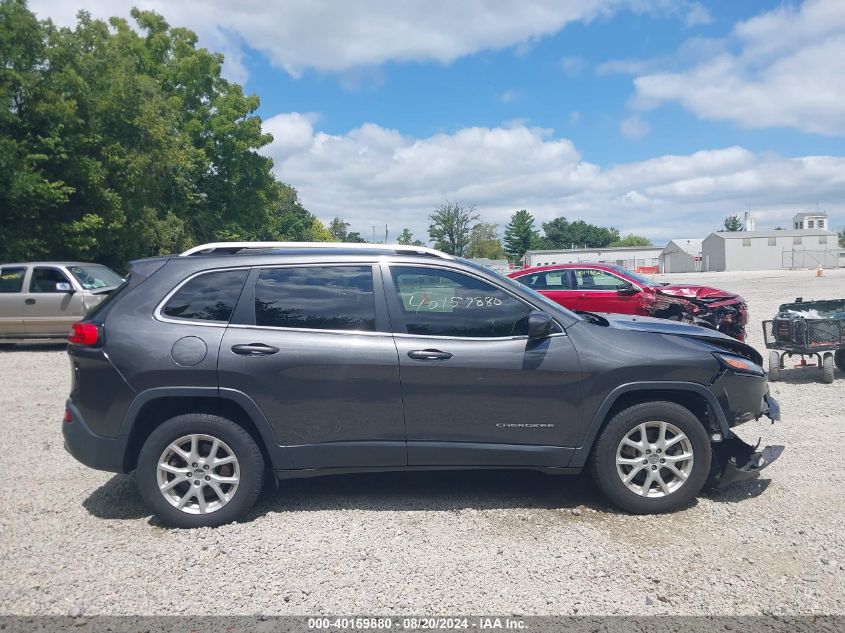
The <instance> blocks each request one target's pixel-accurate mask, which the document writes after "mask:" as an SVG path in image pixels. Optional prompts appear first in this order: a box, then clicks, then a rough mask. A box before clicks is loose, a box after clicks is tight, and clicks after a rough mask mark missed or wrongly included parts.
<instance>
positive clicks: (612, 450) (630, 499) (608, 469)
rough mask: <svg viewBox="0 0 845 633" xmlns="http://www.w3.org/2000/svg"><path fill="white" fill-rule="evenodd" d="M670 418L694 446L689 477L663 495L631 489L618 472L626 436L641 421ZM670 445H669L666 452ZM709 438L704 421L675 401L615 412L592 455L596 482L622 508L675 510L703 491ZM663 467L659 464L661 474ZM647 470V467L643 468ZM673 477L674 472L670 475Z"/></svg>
mask: <svg viewBox="0 0 845 633" xmlns="http://www.w3.org/2000/svg"><path fill="white" fill-rule="evenodd" d="M649 422H657V423H659V422H668V423H670V424H672V425H674V426H675V427H677V428H678V429H679V430H680V431H681V432H682V433H683V434H684V435H686V437H687V439H688V441H689V444H690V447H691V450H692V454H693V457H692V466H691V469H690V472H689V473H688V475H687V478H686V480H684V481H683V483H682V484H680V485H678V487H677V489H675V490H673V491H671V492H669V493H666V494H664V496H660V497H645V496H641V495H640V494H637V493H636V492H634V491H632V490H630V489H629V488H628V486H626V484H625V483H623V481H622V478H621V477H620V475H619V473H618V472H617V466H616V451H617V448H618V447H619V445H620V443H621V442H622V440H623V438H625V436H627V435H628V434H629V433H631V432H633V431H634V430H635V429H637V427H638V426H639V425H640V424H643V423H649ZM669 450H670V449H667V454H668V451H669ZM711 458H712V452H711V448H710V439H709V437H708V436H707V432H706V430H705V428H704V426H703V425H702V423H701V421H700V420H699V419H698V418H697V417H695V415H693V414H692V413H691V412H690V411H689V409H686V408H684V407H682V406H680V405H678V404H675V403H674V402H663V401H655V402H645V403H643V404H638V405H635V406H632V407H630V408H628V409H625V410H624V411H621V412H619V413H618V414H616V415H615V416H614V417H613V419H612V420H610V422H608V423H607V426H605V428H604V429H603V430H602V432H601V435H599V438H598V441H597V442H596V444H595V446H594V447H593V452H592V455H591V457H590V468H591V470H592V473H593V477H594V479H595V481H596V484H597V485H598V487H599V488H600V489H601V491H602V492H603V493H604V494H605V496H606V497H607V498H608V499H609V500H610V501H611V503H613V504H614V505H616V506H618V507H619V508H621V509H623V510H626V511H627V512H631V513H633V514H659V513H662V512H672V511H674V510H677V509H679V508H682V507H683V506H685V505H687V504H688V503H690V502H691V501H692V500H693V499H694V498H695V496H696V495H698V493H699V492H700V491H701V488H702V487H703V486H704V483H705V481H706V480H707V475H708V473H709V472H710V462H711ZM663 469H664V467H663V466H660V465H658V467H657V471H658V472H660V473H661V474H662V473H663V472H664V471H663ZM643 471H644V473H646V474H647V473H648V470H647V469H643ZM669 477H672V478H673V479H674V475H671V474H670V475H669Z"/></svg>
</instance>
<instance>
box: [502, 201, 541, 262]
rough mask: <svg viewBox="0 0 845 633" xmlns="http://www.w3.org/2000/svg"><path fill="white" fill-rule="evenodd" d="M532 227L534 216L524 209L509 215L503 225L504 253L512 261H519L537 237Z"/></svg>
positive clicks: (535, 241)
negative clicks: (504, 225) (506, 223)
mask: <svg viewBox="0 0 845 633" xmlns="http://www.w3.org/2000/svg"><path fill="white" fill-rule="evenodd" d="M538 237H539V236H538V234H537V231H536V230H535V229H534V216H532V215H531V214H530V213H528V211H526V210H525V209H520V210H519V211H517V212H516V213H514V214H513V215H512V216H511V220H510V222H508V225H507V226H506V227H505V239H504V246H505V254H506V255H507V256H508V259H509V260H511V261H512V262H517V261H520V260H521V259H522V258H523V257H524V256H525V253H527V252H528V251H529V249H531V248H532V247H533V246H534V245H535V244H536V243H537V239H538Z"/></svg>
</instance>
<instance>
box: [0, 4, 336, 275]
mask: <svg viewBox="0 0 845 633" xmlns="http://www.w3.org/2000/svg"><path fill="white" fill-rule="evenodd" d="M131 16H132V20H133V21H134V26H132V25H130V23H129V22H128V21H127V20H124V19H120V18H111V19H110V20H109V21H108V22H105V21H102V20H94V19H92V18H91V16H90V15H89V14H88V13H86V12H80V13H79V14H78V17H77V24H76V26H75V27H73V28H57V27H55V26H54V25H53V24H52V23H51V22H50V21H43V22H39V21H38V20H37V19H36V18H35V16H34V15H33V14H32V12H30V11H29V10H28V9H27V7H26V4H25V3H24V2H23V1H22V0H0V95H2V98H3V100H4V104H3V106H2V107H0V209H2V212H3V221H2V222H0V260H4V259H6V260H8V259H37V258H55V259H88V260H97V261H101V262H103V263H107V264H111V265H113V266H116V267H122V266H123V265H124V263H125V262H126V260H128V259H131V258H135V257H141V256H146V255H153V254H159V253H170V252H177V251H179V250H181V249H183V248H184V247H186V246H188V245H192V244H196V243H198V242H205V241H216V240H225V239H246V240H249V239H287V240H301V239H311V238H312V237H313V236H315V235H316V234H317V233H319V231H317V230H316V229H317V226H316V225H315V224H314V217H313V215H312V214H310V213H309V212H308V211H307V210H305V209H304V208H303V207H302V205H301V203H300V202H299V200H298V197H297V194H296V191H295V190H294V189H293V188H291V187H289V186H287V185H285V184H283V183H281V182H279V181H278V180H277V179H276V178H275V176H274V175H273V172H272V167H273V163H272V161H271V160H270V159H269V158H267V157H265V156H262V155H261V154H260V153H259V150H260V149H261V148H262V147H263V146H265V145H267V144H268V143H269V142H270V141H271V140H272V137H271V136H270V135H269V134H265V133H263V132H262V130H261V120H260V119H259V118H258V117H257V116H256V115H255V112H256V110H257V108H258V105H259V103H258V97H256V96H252V95H245V94H244V93H243V90H242V89H241V87H240V86H239V85H238V84H235V83H231V82H229V81H228V80H226V79H224V78H223V77H222V76H221V72H220V70H221V64H222V62H223V57H222V55H220V54H216V53H211V52H209V51H208V50H206V49H202V48H197V46H196V42H197V38H196V35H195V34H194V33H193V32H191V31H189V30H187V29H183V28H175V27H171V26H170V25H168V23H167V22H166V21H165V20H164V19H163V18H162V17H161V16H160V15H158V14H156V13H153V12H150V11H139V10H137V9H133V10H132V11H131Z"/></svg>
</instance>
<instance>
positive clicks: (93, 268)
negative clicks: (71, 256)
mask: <svg viewBox="0 0 845 633" xmlns="http://www.w3.org/2000/svg"><path fill="white" fill-rule="evenodd" d="M67 269H68V270H69V271H70V273H71V274H72V275H73V276H74V277H76V280H77V281H78V282H79V285H80V286H82V287H83V288H84V289H85V290H97V289H98V288H114V287H116V286H119V285H120V284H122V283H123V278H122V277H121V276H120V275H118V274H117V273H116V272H114V271H113V270H112V269H111V268H106V267H105V266H100V265H98V264H91V265H86V266H68V267H67Z"/></svg>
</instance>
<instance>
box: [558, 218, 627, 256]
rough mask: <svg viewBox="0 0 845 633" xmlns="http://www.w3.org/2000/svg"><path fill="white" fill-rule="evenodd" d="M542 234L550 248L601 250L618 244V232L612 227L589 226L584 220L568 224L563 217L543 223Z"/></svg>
mask: <svg viewBox="0 0 845 633" xmlns="http://www.w3.org/2000/svg"><path fill="white" fill-rule="evenodd" d="M543 233H544V234H545V237H546V240H548V243H549V244H550V248H560V249H566V248H603V247H605V246H610V245H611V244H613V243H614V242H618V241H619V239H620V237H619V231H617V230H616V229H615V228H613V227H603V226H598V225H595V224H590V223H589V222H585V221H584V220H576V221H574V222H570V221H569V220H567V219H566V218H565V217H559V218H555V219H554V220H551V221H549V222H544V223H543Z"/></svg>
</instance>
